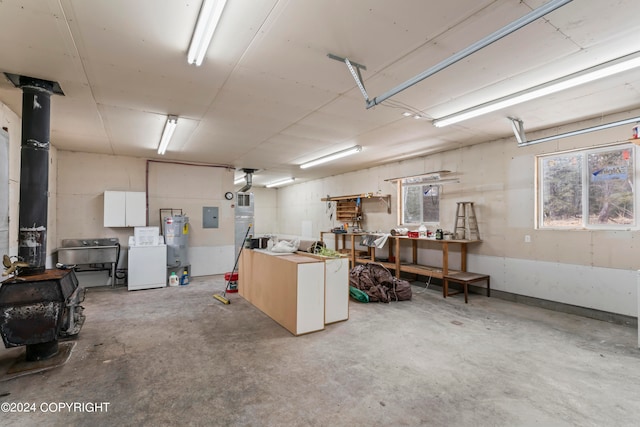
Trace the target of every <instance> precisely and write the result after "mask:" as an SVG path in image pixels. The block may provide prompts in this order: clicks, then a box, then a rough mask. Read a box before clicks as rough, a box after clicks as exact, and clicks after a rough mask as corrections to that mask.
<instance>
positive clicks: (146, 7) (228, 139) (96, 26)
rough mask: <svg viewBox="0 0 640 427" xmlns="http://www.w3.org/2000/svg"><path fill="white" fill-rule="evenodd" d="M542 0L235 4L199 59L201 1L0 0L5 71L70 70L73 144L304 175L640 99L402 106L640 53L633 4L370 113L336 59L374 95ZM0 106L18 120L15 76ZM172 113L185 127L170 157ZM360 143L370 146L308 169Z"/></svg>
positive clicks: (627, 88) (432, 81)
mask: <svg viewBox="0 0 640 427" xmlns="http://www.w3.org/2000/svg"><path fill="white" fill-rule="evenodd" d="M545 2H546V1H545V0H524V1H520V0H493V1H492V0H448V1H436V0H431V1H427V0H349V1H344V0H228V3H227V7H226V9H225V11H224V13H223V15H222V19H221V23H220V26H219V27H218V29H217V31H216V33H215V35H214V38H213V42H212V43H211V45H210V47H209V51H208V54H207V56H206V58H205V61H204V63H203V65H202V66H200V67H195V66H192V65H188V64H187V59H186V51H187V48H188V45H189V42H190V39H191V34H192V31H193V27H194V25H195V21H196V18H197V15H198V12H199V9H200V5H201V1H200V0H108V1H107V0H22V1H21V0H0V58H1V59H0V71H3V72H9V73H14V74H21V75H27V76H31V77H37V78H42V79H46V80H52V81H57V82H59V83H60V86H61V87H62V90H63V91H64V93H65V96H64V97H62V96H58V95H54V96H53V98H52V114H51V143H52V145H54V146H55V147H57V148H58V149H60V150H72V151H84V152H92V153H102V154H113V155H125V156H137V157H144V158H152V159H166V160H179V161H191V162H204V163H212V164H228V165H232V166H233V167H236V168H255V169H259V171H258V173H257V174H256V175H255V176H254V178H253V182H254V185H262V184H265V183H267V182H269V181H273V180H276V179H279V178H284V177H287V176H294V177H296V179H298V181H301V180H307V179H313V178H319V177H324V176H329V175H335V174H338V173H343V172H348V171H353V170H357V169H363V168H367V167H371V166H375V165H379V164H383V163H386V162H390V161H394V160H398V159H402V158H407V157H411V156H415V155H424V154H427V153H430V152H437V151H442V150H445V149H449V148H453V147H460V146H463V145H469V144H475V143H479V142H485V141H490V140H495V139H498V138H504V137H511V138H513V133H512V131H511V125H510V123H509V121H508V120H507V119H506V117H507V116H515V117H519V118H521V119H522V120H523V121H524V123H525V128H526V129H527V130H528V131H531V130H536V129H547V128H551V127H553V126H557V125H560V124H563V123H569V122H574V121H579V120H583V119H589V118H594V117H599V116H601V115H605V114H609V113H617V112H625V111H629V110H632V109H636V108H640V96H639V95H640V71H637V70H636V71H629V72H626V73H623V74H620V75H618V76H616V77H613V78H608V79H606V80H604V81H598V82H596V83H591V84H589V85H585V86H582V87H580V88H578V89H573V90H568V91H565V92H562V93H559V94H555V95H552V96H549V97H547V98H544V99H539V100H536V101H530V102H528V103H525V104H521V105H518V106H514V107H510V108H508V109H506V110H502V111H498V112H495V113H492V114H489V115H486V116H482V117H479V118H476V119H472V120H468V121H466V122H463V123H460V124H458V125H452V126H448V127H445V128H436V127H434V126H433V125H432V124H431V121H430V120H428V119H421V120H416V119H413V118H405V117H403V116H402V113H403V112H404V111H407V110H408V109H411V110H413V111H420V112H422V113H423V114H424V115H425V116H426V117H430V118H438V117H442V116H445V115H447V114H450V113H452V112H455V111H457V110H460V109H464V108H468V107H471V106H474V105H477V104H480V103H483V102H486V101H488V100H491V99H494V98H497V97H500V96H503V95H506V94H508V93H511V92H514V91H518V90H521V89H525V88H527V87H531V86H533V85H535V84H539V83H542V82H545V81H547V80H550V79H553V78H557V77H560V76H563V75H566V74H569V73H572V72H575V71H579V70H581V69H584V68H587V67H590V66H593V65H596V64H599V63H602V62H605V61H607V60H611V59H614V58H617V57H619V56H622V55H625V54H629V53H632V52H635V51H636V50H640V45H639V43H638V40H639V38H640V1H638V0H574V1H572V2H571V3H569V4H567V5H565V6H563V7H561V8H560V9H558V10H556V11H554V12H552V13H550V14H548V15H547V16H545V17H544V18H541V19H539V20H537V21H535V22H534V23H532V24H529V25H528V26H526V27H524V28H523V29H521V30H519V31H517V32H515V33H513V34H511V35H509V36H507V37H505V38H503V39H501V40H499V41H498V42H496V43H494V44H492V45H490V46H489V47H486V48H484V49H482V50H481V51H479V52H476V53H474V54H472V55H471V56H469V57H467V58H466V59H464V60H462V61H460V62H458V63H456V64H454V65H452V66H450V67H448V68H446V69H445V70H443V71H441V72H439V73H437V74H435V75H433V76H431V77H429V78H427V79H426V80H423V81H422V82H420V83H418V84H416V85H414V86H412V87H410V88H408V89H407V90H405V91H403V92H401V93H399V94H398V95H396V96H394V97H392V98H391V99H390V100H389V101H387V102H384V103H383V104H382V105H378V106H376V107H374V108H371V109H366V108H365V101H364V98H363V97H362V94H361V93H360V91H359V89H358V88H357V86H356V84H355V82H354V80H353V78H352V77H351V75H350V73H349V71H348V70H347V68H346V66H345V65H344V64H341V63H340V62H337V61H334V60H331V59H329V58H328V57H327V54H328V53H332V54H334V55H338V56H341V57H348V58H349V59H351V60H352V61H354V62H356V63H359V64H363V65H365V66H366V67H367V70H366V71H362V77H363V80H364V84H365V86H366V88H367V92H368V93H369V96H370V97H371V98H372V97H374V96H379V95H381V94H382V93H384V92H386V91H388V90H389V89H391V88H393V87H395V86H396V85H398V84H400V83H402V82H404V81H406V80H408V79H410V78H412V77H414V76H416V75H418V74H419V73H421V72H422V71H424V70H426V69H428V68H429V67H431V66H433V65H435V64H437V63H439V62H440V61H442V60H444V59H446V58H448V57H450V56H451V55H453V54H455V53H456V52H459V51H460V50H462V49H464V48H466V47H468V46H469V45H471V44H472V43H474V42H476V41H477V40H479V39H481V38H483V37H485V36H487V35H488V34H490V33H492V32H494V31H496V30H498V29H499V28H501V27H503V26H505V25H507V24H508V23H510V22H512V21H514V20H516V19H518V18H519V17H521V16H524V15H526V14H527V13H529V12H530V11H531V10H533V9H535V8H538V7H540V6H541V5H543V4H544V3H545ZM0 80H4V79H0ZM0 101H2V102H4V103H5V104H7V105H8V106H9V108H11V109H12V110H13V111H15V112H16V113H18V114H19V115H21V109H22V106H21V103H22V95H21V91H20V90H19V89H17V88H15V87H13V86H12V85H11V84H10V83H9V82H8V81H2V82H0ZM168 114H175V115H178V116H179V117H180V118H179V125H178V129H177V131H176V133H175V135H174V138H173V140H172V142H171V144H170V145H169V148H168V150H167V153H166V155H165V156H159V155H157V153H156V150H157V145H158V141H159V139H160V134H161V132H162V128H163V126H164V123H165V121H166V116H167V115H168ZM356 144H360V145H362V146H363V147H364V149H363V151H362V152H361V153H359V154H357V155H354V156H351V157H348V158H344V159H342V160H340V161H336V162H334V163H331V164H328V165H326V166H317V167H315V168H310V169H305V170H302V169H300V168H299V165H300V164H301V163H303V162H304V161H307V160H311V159H313V158H316V157H318V156H321V155H325V154H328V153H330V152H333V151H336V150H340V149H344V148H348V147H350V146H353V145H356ZM514 144H515V138H514ZM240 174H241V173H240V172H237V175H240Z"/></svg>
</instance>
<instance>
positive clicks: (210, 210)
mask: <svg viewBox="0 0 640 427" xmlns="http://www.w3.org/2000/svg"><path fill="white" fill-rule="evenodd" d="M202 228H218V207H217V206H203V207H202Z"/></svg>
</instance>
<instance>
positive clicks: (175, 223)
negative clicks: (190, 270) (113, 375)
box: [164, 215, 189, 269]
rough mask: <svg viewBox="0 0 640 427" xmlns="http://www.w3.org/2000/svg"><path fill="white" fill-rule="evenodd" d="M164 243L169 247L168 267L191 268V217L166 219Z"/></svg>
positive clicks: (175, 216)
mask: <svg viewBox="0 0 640 427" xmlns="http://www.w3.org/2000/svg"><path fill="white" fill-rule="evenodd" d="M164 241H165V243H166V245H167V267H168V268H170V269H173V268H182V267H188V266H189V217H186V216H184V215H174V216H168V217H166V218H165V219H164Z"/></svg>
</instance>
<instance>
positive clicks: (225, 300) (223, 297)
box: [213, 224, 252, 304]
mask: <svg viewBox="0 0 640 427" xmlns="http://www.w3.org/2000/svg"><path fill="white" fill-rule="evenodd" d="M251 225H252V224H249V227H248V228H247V232H246V233H245V234H244V240H242V242H243V243H242V246H240V250H239V251H238V256H237V257H236V263H235V264H234V265H233V270H231V273H230V274H229V280H227V285H226V286H225V287H224V292H223V293H222V295H218V294H213V297H214V298H215V299H217V300H218V301H220V302H221V303H223V304H231V301H229V299H228V298H227V297H226V296H227V290H228V289H229V285H230V284H231V278H232V277H233V273H234V272H235V271H236V269H237V268H238V261H240V255H242V249H244V243H245V242H246V241H247V236H248V235H249V230H251Z"/></svg>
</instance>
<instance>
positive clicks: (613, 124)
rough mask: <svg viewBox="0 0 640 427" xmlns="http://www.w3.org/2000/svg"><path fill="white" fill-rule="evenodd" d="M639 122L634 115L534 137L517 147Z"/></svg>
mask: <svg viewBox="0 0 640 427" xmlns="http://www.w3.org/2000/svg"><path fill="white" fill-rule="evenodd" d="M638 122H640V117H634V118H632V119H625V120H618V121H617V122H611V123H605V124H603V125H597V126H592V127H589V128H584V129H578V130H573V131H571V132H566V133H561V134H558V135H552V136H546V137H544V138H539V139H534V140H531V141H526V142H521V143H519V144H518V147H526V146H527V145H533V144H540V143H541V142H547V141H553V140H555V139H561V138H568V137H570V136H576V135H582V134H583V133H589V132H595V131H598V130H604V129H609V128H613V127H616V126H622V125H628V124H631V123H638Z"/></svg>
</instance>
